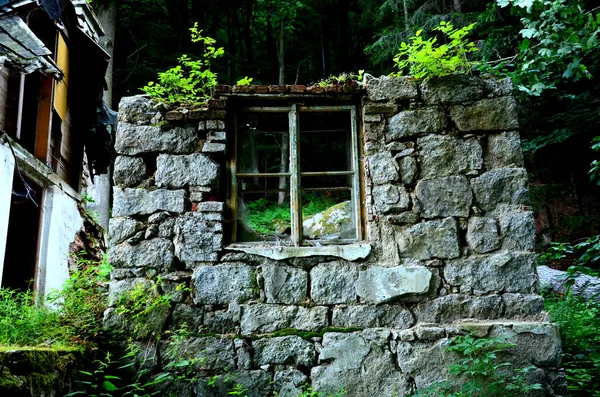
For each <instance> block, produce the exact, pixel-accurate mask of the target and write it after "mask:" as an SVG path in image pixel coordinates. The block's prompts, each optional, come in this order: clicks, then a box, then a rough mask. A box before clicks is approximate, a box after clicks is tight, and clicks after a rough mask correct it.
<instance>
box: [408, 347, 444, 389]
mask: <svg viewBox="0 0 600 397" xmlns="http://www.w3.org/2000/svg"><path fill="white" fill-rule="evenodd" d="M446 343H447V341H446V340H444V339H442V340H439V341H437V342H436V343H431V342H399V343H398V346H397V348H396V357H397V363H398V367H399V368H400V370H401V371H402V372H403V373H405V374H406V375H407V376H409V377H411V378H412V379H413V380H414V383H415V386H416V388H417V389H424V388H426V387H428V386H430V385H432V384H434V383H436V382H440V381H443V380H446V379H447V376H448V364H449V363H447V362H446V361H445V360H444V355H443V349H444V347H445V345H446Z"/></svg>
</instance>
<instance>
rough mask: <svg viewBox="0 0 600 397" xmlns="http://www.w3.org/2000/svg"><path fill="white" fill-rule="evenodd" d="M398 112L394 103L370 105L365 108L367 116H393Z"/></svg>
mask: <svg viewBox="0 0 600 397" xmlns="http://www.w3.org/2000/svg"><path fill="white" fill-rule="evenodd" d="M397 111H398V106H397V105H394V104H393V103H369V104H367V105H365V106H364V112H365V114H392V113H396V112H397Z"/></svg>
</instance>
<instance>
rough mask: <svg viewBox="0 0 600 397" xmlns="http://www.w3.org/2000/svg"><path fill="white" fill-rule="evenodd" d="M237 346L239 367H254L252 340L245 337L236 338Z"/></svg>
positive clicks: (235, 344)
mask: <svg viewBox="0 0 600 397" xmlns="http://www.w3.org/2000/svg"><path fill="white" fill-rule="evenodd" d="M233 345H234V346H235V355H236V357H237V367H238V368H240V369H250V368H252V346H251V342H248V341H246V340H245V339H241V338H235V339H234V340H233Z"/></svg>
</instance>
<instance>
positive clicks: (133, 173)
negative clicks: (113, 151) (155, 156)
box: [113, 156, 148, 186]
mask: <svg viewBox="0 0 600 397" xmlns="http://www.w3.org/2000/svg"><path fill="white" fill-rule="evenodd" d="M147 176H148V168H147V167H146V163H145V162H144V159H142V158H141V157H129V156H117V158H116V159H115V164H114V166H113V181H114V182H115V184H116V185H122V186H135V185H138V184H139V183H141V182H142V181H143V180H144V179H146V177H147Z"/></svg>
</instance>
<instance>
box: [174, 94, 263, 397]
mask: <svg viewBox="0 0 600 397" xmlns="http://www.w3.org/2000/svg"><path fill="white" fill-rule="evenodd" d="M243 87H246V86H243ZM210 379H211V378H200V379H199V380H197V381H196V382H195V383H194V386H195V387H194V389H195V392H196V393H195V394H194V396H196V397H224V396H230V395H231V394H230V392H231V391H232V390H233V389H234V388H235V386H236V385H237V384H240V385H242V386H243V388H244V390H245V391H244V392H243V394H242V395H243V396H245V397H272V396H273V379H272V378H271V374H270V373H269V372H267V371H263V370H235V371H228V372H227V376H219V377H217V378H216V379H215V380H214V382H212V381H211V382H210V384H209V380H210ZM212 379H214V378H212ZM165 395H166V394H165ZM175 395H177V394H175ZM177 397H179V395H177Z"/></svg>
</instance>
